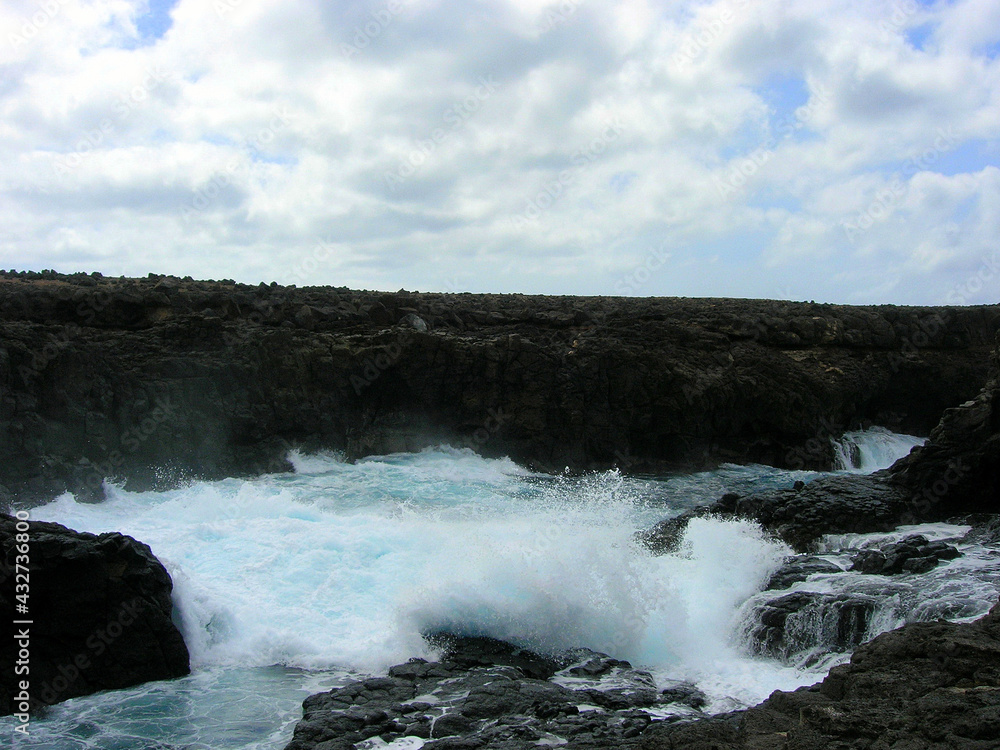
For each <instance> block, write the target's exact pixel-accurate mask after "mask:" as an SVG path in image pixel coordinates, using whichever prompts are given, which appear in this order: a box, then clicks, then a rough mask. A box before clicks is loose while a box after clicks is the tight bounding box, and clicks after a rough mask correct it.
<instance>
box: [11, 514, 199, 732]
mask: <svg viewBox="0 0 1000 750" xmlns="http://www.w3.org/2000/svg"><path fill="white" fill-rule="evenodd" d="M18 566H20V567H18ZM172 589H173V584H172V582H171V580H170V576H169V575H168V574H167V571H166V570H165V569H164V567H163V565H162V564H160V561H159V560H157V559H156V558H155V557H154V556H153V553H152V552H151V551H150V549H149V547H147V546H146V545H145V544H142V543H141V542H137V541H136V540H135V539H132V538H131V537H128V536H124V535H122V534H101V535H100V536H95V535H94V534H84V533H80V532H76V531H72V530H71V529H67V528H66V527H65V526H60V525H59V524H57V523H44V522H38V521H23V522H18V520H16V519H15V518H14V517H12V516H8V515H4V514H0V610H3V612H4V613H5V618H6V619H5V623H4V624H5V629H4V632H5V633H6V632H7V631H6V626H7V625H9V624H10V623H11V617H10V615H12V614H13V613H15V612H17V613H18V614H17V615H15V617H16V618H17V620H18V621H19V622H17V623H15V624H13V625H12V626H11V627H12V628H13V630H14V636H15V637H14V638H11V637H10V636H9V635H7V636H5V637H4V638H3V639H2V642H0V655H2V657H3V659H2V661H3V664H4V668H3V671H2V673H0V715H5V714H11V713H14V714H21V715H23V714H25V713H35V712H37V711H39V710H40V709H43V708H44V707H45V706H48V705H52V704H53V703H59V702H61V701H64V700H68V699H69V698H75V697H76V696H79V695H88V694H90V693H94V692H97V691H98V690H111V689H115V688H123V687H128V686H130V685H137V684H139V683H142V682H147V681H150V680H163V679H167V678H171V677H179V676H181V675H185V674H187V673H188V671H189V668H188V651H187V647H186V646H185V644H184V639H183V637H182V636H181V634H180V631H179V630H178V629H177V627H176V626H175V625H174V623H173V621H172V619H171V616H172V612H173V604H172V601H171V596H170V594H171V591H172ZM15 607H17V609H15ZM22 681H27V682H28V687H27V688H26V689H25V688H23V687H22V685H21V682H22ZM18 696H22V697H18Z"/></svg>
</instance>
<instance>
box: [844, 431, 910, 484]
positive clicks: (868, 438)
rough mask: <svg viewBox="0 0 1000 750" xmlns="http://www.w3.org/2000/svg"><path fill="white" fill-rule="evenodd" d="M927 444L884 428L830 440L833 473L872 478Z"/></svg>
mask: <svg viewBox="0 0 1000 750" xmlns="http://www.w3.org/2000/svg"><path fill="white" fill-rule="evenodd" d="M926 441H927V439H926V438H920V437H916V436H914V435H901V434H898V433H895V432H890V431H889V430H887V429H885V428H884V427H871V428H869V429H867V430H854V431H851V432H845V433H844V434H843V435H841V436H840V437H839V438H836V439H832V440H831V442H832V443H833V454H834V469H836V470H837V471H847V472H851V473H854V474H871V473H872V472H874V471H878V470H879V469H888V468H889V467H890V466H892V465H893V464H894V463H896V461H898V460H899V459H901V458H903V457H904V456H906V455H907V454H908V453H909V452H910V451H911V450H913V449H914V448H915V447H916V446H918V445H923V444H924V443H925V442H926Z"/></svg>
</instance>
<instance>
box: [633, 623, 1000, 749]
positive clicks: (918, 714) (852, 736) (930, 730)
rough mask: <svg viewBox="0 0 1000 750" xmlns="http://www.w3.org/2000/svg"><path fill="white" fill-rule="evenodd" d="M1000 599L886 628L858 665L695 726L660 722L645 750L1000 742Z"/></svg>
mask: <svg viewBox="0 0 1000 750" xmlns="http://www.w3.org/2000/svg"><path fill="white" fill-rule="evenodd" d="M998 738H1000V604H998V605H996V606H995V607H993V610H992V611H991V612H990V613H989V614H988V615H987V616H986V617H984V618H982V619H980V620H978V621H976V622H974V623H969V624H957V623H950V622H925V623H914V624H911V625H907V626H905V627H903V628H900V629H899V630H894V631H891V632H889V633H884V634H882V635H880V636H878V637H877V638H875V639H874V640H872V641H871V642H870V643H866V644H865V645H863V646H861V647H860V648H858V650H857V651H855V652H854V655H853V656H852V657H851V662H850V664H846V665H843V666H839V667H834V668H833V669H832V670H830V674H829V675H828V676H827V677H826V679H824V680H823V681H822V682H820V683H818V684H816V685H812V686H810V687H805V688H800V689H799V690H796V691H795V692H791V693H788V692H781V691H775V692H774V693H773V694H772V695H771V697H770V698H768V699H767V700H766V701H764V702H763V703H761V704H760V705H758V706H755V707H753V708H750V709H747V710H746V711H741V712H738V713H734V714H730V715H728V716H719V717H714V718H711V719H704V720H701V721H696V722H691V723H687V724H668V723H666V722H660V723H656V724H653V725H652V726H651V727H650V728H649V729H648V730H646V732H644V734H643V736H642V741H641V742H640V743H639V747H640V748H642V749H643V750H682V749H683V750H751V749H757V748H759V749H760V750H764V749H765V748H766V749H767V750H834V749H836V750H862V748H864V749H865V750H876V749H881V748H886V749H887V750H888V748H921V749H925V748H926V749H927V750H930V749H931V748H968V750H987V749H988V748H996V747H997V745H998Z"/></svg>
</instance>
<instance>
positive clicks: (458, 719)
mask: <svg viewBox="0 0 1000 750" xmlns="http://www.w3.org/2000/svg"><path fill="white" fill-rule="evenodd" d="M435 643H437V644H439V645H440V644H442V643H443V644H444V652H443V653H442V656H441V660H440V661H438V662H428V661H425V660H423V659H412V660H410V661H409V662H407V663H406V664H400V665H397V666H394V667H392V668H391V669H390V670H389V675H388V677H384V678H373V679H368V680H360V681H358V682H354V683H351V684H350V685H347V686H345V687H343V688H340V689H338V690H331V691H330V692H328V693H320V694H318V695H314V696H311V697H309V698H307V699H306V701H305V702H304V703H303V719H302V721H300V722H299V723H298V725H296V728H295V733H294V736H293V738H292V741H291V743H289V745H288V746H287V749H286V750H313V749H314V748H315V750H327V749H328V748H350V747H352V745H355V744H356V743H360V742H364V741H365V740H369V739H372V738H374V737H379V738H380V740H381V741H382V742H392V741H393V740H396V739H399V738H402V737H420V738H423V739H430V740H432V742H429V743H428V744H425V745H424V747H427V748H432V750H434V749H440V748H496V749H497V750H506V749H510V750H513V749H514V748H524V747H532V746H535V745H538V744H542V745H563V746H565V747H567V748H580V749H581V750H582V749H584V748H594V749H595V750H596V748H601V747H609V746H613V747H631V746H634V744H635V741H636V740H637V738H638V737H640V736H641V734H642V732H643V731H644V730H645V729H646V728H647V727H648V726H649V725H650V724H651V722H652V721H653V719H652V718H651V716H650V715H649V714H648V713H646V712H644V711H642V710H641V709H642V708H646V707H654V706H655V707H656V709H657V714H658V715H660V714H661V712H662V713H667V714H669V713H670V711H671V710H672V711H675V716H677V717H691V716H694V715H698V712H697V710H696V709H697V708H698V707H700V706H702V705H704V703H705V701H706V699H705V696H704V694H702V693H701V691H699V690H698V689H697V688H696V687H694V686H693V685H689V684H686V683H681V684H678V685H677V686H676V687H674V688H672V689H668V690H666V691H664V692H663V694H660V693H658V692H657V689H656V686H655V684H654V683H653V680H652V678H651V677H650V675H649V674H648V673H647V672H642V671H640V670H634V669H632V667H631V665H629V664H628V662H623V661H619V660H617V659H613V658H611V657H609V656H607V655H606V654H599V653H596V652H593V651H589V650H586V649H577V650H574V651H570V652H566V653H563V654H559V655H557V656H555V657H548V656H544V655H541V654H535V653H533V652H530V651H527V650H525V649H521V648H518V647H516V646H513V645H511V644H508V643H504V642H502V641H495V640H493V639H490V638H462V637H457V636H449V637H447V638H443V637H442V635H441V634H438V635H437V636H435ZM491 660H495V663H490V662H491ZM553 667H560V669H559V671H558V672H553V671H552V669H553ZM532 674H534V675H540V674H545V675H547V677H545V678H541V679H539V678H538V677H533V676H531V675H532ZM416 698H425V700H415V699H416ZM581 706H582V707H583V710H581ZM671 706H672V707H673V708H670V707H671Z"/></svg>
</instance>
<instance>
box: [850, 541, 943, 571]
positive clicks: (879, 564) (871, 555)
mask: <svg viewBox="0 0 1000 750" xmlns="http://www.w3.org/2000/svg"><path fill="white" fill-rule="evenodd" d="M961 554H962V553H961V552H959V551H958V549H957V548H956V547H952V546H951V545H950V544H946V543H945V542H928V541H927V537H924V536H921V535H920V534H913V535H912V536H908V537H906V538H905V539H903V540H901V541H899V542H896V543H895V544H892V545H889V546H888V547H886V548H885V549H884V550H878V549H866V550H861V552H859V553H858V554H857V555H855V556H854V559H853V560H852V563H853V564H852V565H851V570H856V571H859V572H861V573H873V574H878V575H886V576H890V575H896V574H899V573H926V572H927V571H928V570H932V569H933V568H935V567H937V565H938V563H940V562H943V561H945V560H954V559H955V558H956V557H959V556H960V555H961Z"/></svg>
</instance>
